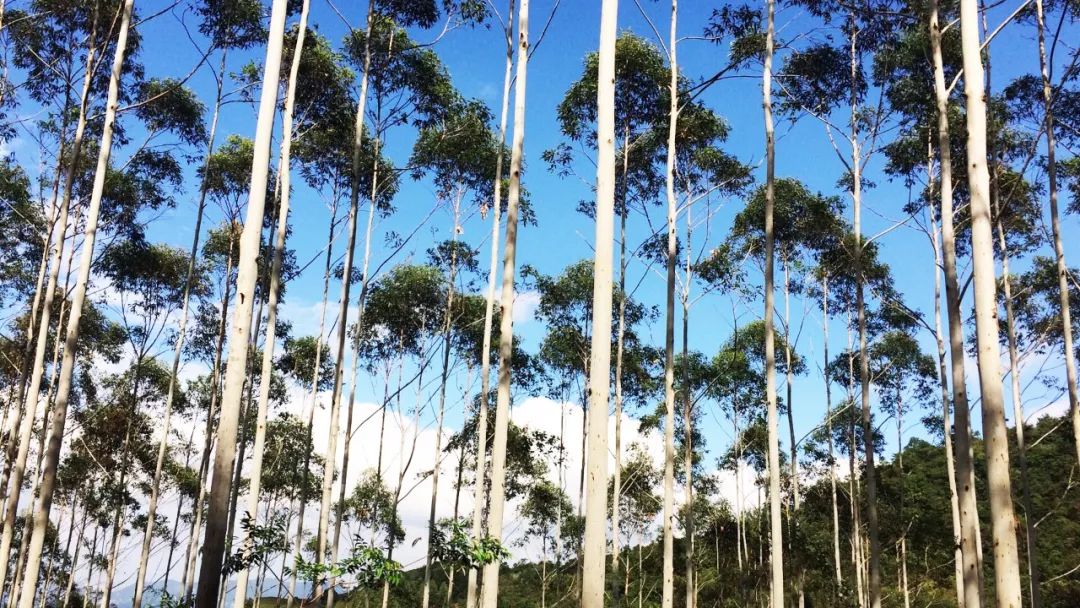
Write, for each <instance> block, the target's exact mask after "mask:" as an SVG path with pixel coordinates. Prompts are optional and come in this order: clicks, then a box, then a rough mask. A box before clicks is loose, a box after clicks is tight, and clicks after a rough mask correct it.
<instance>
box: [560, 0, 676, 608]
mask: <svg viewBox="0 0 1080 608" xmlns="http://www.w3.org/2000/svg"><path fill="white" fill-rule="evenodd" d="M673 1H674V0H673ZM601 6H602V8H601V13H600V50H599V56H600V63H599V77H598V86H597V95H596V106H597V109H598V111H597V129H596V146H597V151H598V152H597V165H596V166H597V169H596V254H595V260H594V262H593V298H592V326H593V332H592V342H591V346H590V354H591V359H592V360H591V361H590V365H589V378H590V383H589V397H590V400H589V412H588V414H589V415H588V420H589V435H588V437H589V443H588V452H587V453H586V454H585V457H586V461H587V462H588V467H589V468H588V484H587V485H588V491H587V495H586V498H585V501H586V502H585V540H584V563H583V567H582V576H583V578H582V585H581V606H582V608H603V606H604V586H605V580H604V579H605V574H606V561H607V560H606V559H605V558H606V555H605V552H606V549H607V513H608V511H607V493H608V474H607V469H608V462H607V460H608V447H607V444H608V442H607V438H608V399H609V396H610V390H611V312H612V289H613V287H614V285H613V276H612V275H613V274H614V273H613V267H612V256H613V253H612V250H613V249H614V244H615V241H614V240H615V24H616V17H617V14H618V0H604V2H603V4H602V5H601ZM673 52H674V51H673ZM669 162H670V161H669ZM669 188H670V186H669Z"/></svg>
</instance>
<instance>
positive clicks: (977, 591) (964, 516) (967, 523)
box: [930, 0, 982, 608]
mask: <svg viewBox="0 0 1080 608" xmlns="http://www.w3.org/2000/svg"><path fill="white" fill-rule="evenodd" d="M939 8H940V7H939V3H938V0H931V3H930V49H931V55H932V59H933V64H934V96H935V101H936V109H937V115H938V124H937V132H938V133H937V134H938V155H939V156H940V159H941V163H940V165H941V168H940V170H939V171H940V179H939V182H940V183H939V189H940V191H941V258H942V266H943V268H944V272H945V307H946V312H947V313H948V322H949V350H950V363H951V367H952V401H953V411H954V412H955V416H956V424H955V441H956V446H955V447H956V449H955V452H954V456H955V460H956V475H955V478H956V490H957V502H958V507H959V510H960V555H961V559H962V562H963V578H964V597H963V601H962V605H963V606H964V607H965V608H979V606H981V605H982V597H981V596H982V563H981V560H980V559H979V557H980V556H979V550H978V544H979V541H978V539H979V515H978V510H977V508H976V504H975V475H974V467H973V465H972V448H971V424H970V422H969V420H968V419H969V410H968V399H967V379H966V377H965V376H966V373H965V370H964V332H963V327H962V323H963V317H962V313H961V311H960V283H959V279H958V278H957V269H956V230H955V228H954V226H953V221H954V220H953V183H952V150H951V146H952V144H951V140H950V138H949V114H948V112H949V93H948V89H947V88H946V86H945V69H944V61H943V59H942V50H941V24H940V17H939ZM946 435H948V432H946Z"/></svg>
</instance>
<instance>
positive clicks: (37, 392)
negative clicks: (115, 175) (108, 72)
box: [0, 11, 97, 587]
mask: <svg viewBox="0 0 1080 608" xmlns="http://www.w3.org/2000/svg"><path fill="white" fill-rule="evenodd" d="M96 32H97V12H96V11H95V12H94V20H93V26H92V28H91V35H90V40H89V43H88V45H87V51H86V66H87V67H86V69H85V72H86V74H85V76H84V78H83V88H82V92H81V94H80V96H79V117H78V119H77V122H76V126H75V136H74V139H73V140H72V144H71V152H70V154H71V158H70V159H68V161H67V166H66V167H65V168H64V193H63V196H62V200H61V201H60V206H59V209H58V210H57V211H56V213H57V214H58V216H57V220H56V226H55V227H54V228H53V234H52V249H51V251H50V253H49V274H48V280H47V282H46V285H45V292H44V297H43V299H42V302H41V315H40V317H39V319H38V323H37V337H36V339H35V344H34V358H33V368H32V370H31V371H30V376H29V378H30V387H29V390H27V392H26V401H25V404H24V406H23V408H22V409H21V410H20V409H18V408H16V410H15V416H13V417H12V423H11V430H12V431H14V430H15V429H16V428H18V441H17V442H16V443H11V441H14V440H15V435H14V433H13V434H12V435H11V436H10V438H9V444H8V457H9V458H10V457H12V455H14V461H13V462H12V463H11V464H10V465H8V466H7V467H6V468H5V469H4V478H3V479H2V480H0V483H2V485H3V487H4V488H6V497H7V501H6V503H5V505H4V528H3V533H2V536H0V555H3V556H5V558H4V559H0V587H3V585H4V582H5V581H6V580H7V575H8V572H7V570H8V560H7V557H6V556H8V555H10V554H11V542H12V539H13V538H14V534H15V521H16V519H17V517H18V509H19V497H20V495H21V492H22V484H23V477H24V475H25V473H26V459H27V457H28V456H29V453H30V439H31V435H32V434H33V430H34V417H35V416H36V415H37V407H38V403H39V402H40V399H41V383H42V379H43V377H44V375H45V352H46V350H47V349H48V340H49V322H50V318H51V315H52V306H53V302H54V301H55V298H56V283H57V280H58V278H59V275H60V266H61V259H62V257H63V253H64V243H65V240H66V238H67V227H68V218H69V211H70V207H71V198H72V188H73V187H74V184H75V177H76V174H77V172H78V166H79V161H80V158H81V154H82V145H83V138H84V135H85V133H86V123H87V115H86V114H87V106H88V103H89V98H90V85H91V81H92V79H93V70H92V69H91V68H92V66H93V65H94V56H95V52H96V40H95V34H96ZM94 219H95V220H96V218H94ZM95 223H96V221H95ZM91 242H92V241H91ZM72 246H74V244H73V245H72ZM84 291H85V289H84ZM80 314H81V311H80ZM59 335H60V330H59V326H58V329H57V336H56V339H57V340H59ZM32 503H33V501H32V500H31V504H32ZM12 583H13V585H14V581H12Z"/></svg>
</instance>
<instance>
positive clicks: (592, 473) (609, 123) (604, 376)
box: [581, 0, 619, 608]
mask: <svg viewBox="0 0 1080 608" xmlns="http://www.w3.org/2000/svg"><path fill="white" fill-rule="evenodd" d="M601 6H602V8H601V13H600V50H599V55H600V63H599V73H598V77H597V93H596V107H597V120H596V125H597V127H596V147H597V163H596V167H597V168H596V254H595V259H594V261H593V306H592V326H593V333H592V342H591V348H590V353H591V361H590V364H589V380H590V385H589V397H590V400H589V416H588V420H589V434H588V452H587V454H585V457H586V462H587V463H588V477H587V482H586V486H587V492H586V497H585V539H584V563H583V564H582V566H583V568H582V575H583V579H582V582H581V606H582V608H603V606H604V587H605V584H604V581H605V576H604V575H605V573H606V567H607V556H606V550H607V493H608V475H607V468H608V467H607V464H608V462H607V460H608V447H607V444H608V442H607V435H608V398H609V396H610V391H611V312H612V293H611V292H612V289H613V287H614V269H613V266H612V258H613V250H614V245H615V24H616V18H617V15H618V8H619V3H618V0H604V2H603V4H602V5H601ZM616 533H618V531H616Z"/></svg>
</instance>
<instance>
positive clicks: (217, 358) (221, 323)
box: [183, 222, 236, 602]
mask: <svg viewBox="0 0 1080 608" xmlns="http://www.w3.org/2000/svg"><path fill="white" fill-rule="evenodd" d="M235 228H236V225H235V222H230V224H229V244H228V246H229V249H228V254H226V257H225V279H224V283H225V286H224V289H223V290H222V294H221V318H220V319H218V329H217V336H216V337H215V343H214V364H213V366H212V367H211V369H210V408H209V410H208V411H207V413H206V435H205V437H204V439H203V451H202V458H201V459H200V462H199V493H198V496H197V497H196V499H195V518H194V519H193V520H192V522H191V534H190V535H189V538H188V547H187V554H186V555H185V558H184V576H183V578H184V595H183V598H184V601H185V602H189V601H190V600H191V598H192V595H191V594H192V593H193V587H194V584H195V559H196V558H197V557H198V550H197V547H198V543H199V531H200V530H201V529H202V519H203V513H204V511H205V510H206V509H205V505H204V503H205V502H206V490H207V486H206V478H207V476H208V475H209V473H210V452H211V450H212V449H213V447H214V432H213V430H214V420H215V417H216V416H217V408H218V401H219V398H220V395H219V393H220V381H221V355H222V353H223V352H224V349H225V331H226V329H227V327H228V313H229V300H230V298H231V295H232V269H233V249H234V248H235V247H234V244H235V240H234V239H235V235H236V229H235Z"/></svg>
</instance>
